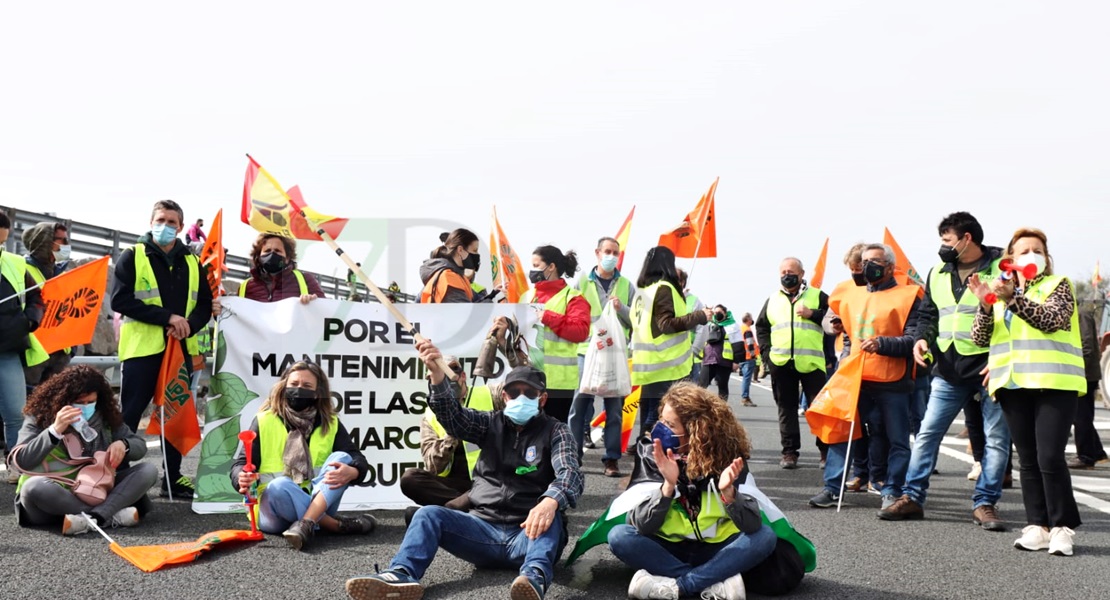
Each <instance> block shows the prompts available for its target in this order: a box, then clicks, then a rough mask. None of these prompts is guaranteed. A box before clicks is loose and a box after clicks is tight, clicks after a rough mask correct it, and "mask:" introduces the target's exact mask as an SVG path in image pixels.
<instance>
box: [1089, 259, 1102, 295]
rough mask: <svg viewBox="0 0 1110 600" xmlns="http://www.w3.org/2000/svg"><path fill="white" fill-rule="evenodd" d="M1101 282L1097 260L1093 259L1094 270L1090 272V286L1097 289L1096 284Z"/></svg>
mask: <svg viewBox="0 0 1110 600" xmlns="http://www.w3.org/2000/svg"><path fill="white" fill-rule="evenodd" d="M1100 283H1102V275H1100V274H1099V272H1098V261H1097V260H1096V261H1095V272H1094V273H1092V274H1091V287H1093V288H1095V291H1096V292H1097V291H1098V284H1100Z"/></svg>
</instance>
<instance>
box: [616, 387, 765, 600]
mask: <svg viewBox="0 0 1110 600" xmlns="http://www.w3.org/2000/svg"><path fill="white" fill-rule="evenodd" d="M661 406H662V410H661V412H660V414H659V421H658V422H657V423H656V424H655V428H654V429H653V430H652V433H651V437H652V442H651V444H652V445H651V446H650V447H649V446H648V442H647V441H646V440H643V441H641V442H640V443H641V448H640V452H641V457H642V458H644V459H645V460H646V461H647V462H648V464H650V465H651V468H650V469H648V470H649V471H658V474H659V476H660V478H661V479H662V485H661V487H660V488H659V489H657V490H653V491H652V492H651V495H650V496H648V497H647V498H645V499H644V500H643V501H642V502H641V503H640V504H638V505H637V506H635V507H634V508H632V509H631V510H630V511H629V512H628V514H627V520H626V524H625V525H618V526H616V527H614V528H613V529H612V530H611V531H610V532H609V548H610V549H611V550H612V552H613V554H615V555H616V556H617V558H619V559H620V560H621V561H623V562H624V563H626V564H628V565H629V566H631V567H633V568H635V569H639V570H638V571H637V572H636V574H635V575H633V576H632V582H631V584H630V585H629V587H628V597H629V598H643V599H648V598H658V599H668V598H669V599H677V598H679V597H687V596H695V595H698V594H701V597H702V598H716V599H720V600H743V598H744V597H745V588H744V580H743V577H742V573H744V572H745V571H748V570H749V569H751V568H753V567H755V566H756V565H758V564H759V563H760V562H762V561H763V559H765V558H767V557H768V556H769V555H770V554H771V552H772V551H773V550H774V549H775V544H776V536H775V532H774V531H772V530H771V528H770V527H769V526H767V525H765V524H763V522H762V519H761V516H760V508H759V503H758V501H757V500H756V499H755V498H754V497H753V496H750V495H747V494H745V493H743V491H742V488H741V487H739V486H740V485H741V484H745V483H747V481H746V480H747V479H748V465H747V459H748V458H749V457H750V456H751V449H752V448H751V442H750V441H749V439H748V433H747V431H745V430H744V428H743V426H741V425H740V423H739V421H737V420H736V417H735V416H734V415H733V414H732V411H731V410H729V408H728V404H727V403H725V402H723V401H721V400H720V399H719V398H718V397H717V396H715V395H714V394H713V393H712V392H710V391H709V390H707V389H704V388H701V387H699V386H697V385H694V384H692V383H678V384H675V385H674V386H673V387H671V389H670V390H669V391H668V392H667V394H666V395H665V396H663V400H662V404H661ZM649 454H650V457H649V456H648V455H649ZM691 515H695V516H691Z"/></svg>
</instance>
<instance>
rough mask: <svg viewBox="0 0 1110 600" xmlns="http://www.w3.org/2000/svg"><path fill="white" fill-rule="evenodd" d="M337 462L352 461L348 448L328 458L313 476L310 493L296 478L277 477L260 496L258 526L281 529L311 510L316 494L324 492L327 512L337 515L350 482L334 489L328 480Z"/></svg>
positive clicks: (267, 528)
mask: <svg viewBox="0 0 1110 600" xmlns="http://www.w3.org/2000/svg"><path fill="white" fill-rule="evenodd" d="M333 462H339V463H343V464H345V465H349V464H351V462H352V459H351V455H350V454H347V453H346V452H333V453H332V454H331V456H329V457H328V459H327V460H326V461H325V462H324V465H325V466H324V467H323V468H322V469H320V472H319V473H317V474H316V477H313V478H312V492H311V493H309V492H308V491H306V490H305V489H304V488H302V487H301V486H299V485H297V484H296V483H294V482H293V480H292V479H290V478H288V477H285V476H282V477H278V478H276V479H274V480H273V481H271V482H270V483H269V485H267V486H266V488H265V489H263V490H262V497H261V498H259V499H258V528H259V529H261V530H262V531H264V532H266V533H281V532H283V531H285V530H286V529H289V526H290V525H292V524H293V523H295V522H296V521H299V520H300V519H301V517H303V516H304V513H305V511H307V510H308V505H309V504H311V503H312V500H313V498H315V497H316V494H323V495H324V500H325V501H326V502H327V504H328V510H327V514H328V515H330V516H333V517H334V516H335V513H336V512H338V511H339V500H340V499H341V498H343V492H345V491H347V486H343V487H340V488H336V489H334V490H333V489H331V487H329V486H328V485H326V484H324V483H323V481H324V475H327V474H328V473H330V472H332V471H334V470H335V467H329V466H326V465H329V464H331V463H333Z"/></svg>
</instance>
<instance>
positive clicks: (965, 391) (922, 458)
mask: <svg viewBox="0 0 1110 600" xmlns="http://www.w3.org/2000/svg"><path fill="white" fill-rule="evenodd" d="M976 394H980V397H981V398H982V400H981V401H979V405H980V408H981V409H982V412H983V429H984V431H985V433H986V438H987V443H986V447H985V450H984V452H983V461H982V463H981V464H982V466H983V473H982V474H981V475H979V479H978V480H976V482H975V494H974V495H973V496H972V503H973V507H974V508H979V507H980V506H983V505H985V504H997V503H998V501H999V500H1000V499H1001V498H1002V478H1003V477H1004V476H1005V473H1006V464H1007V462H1009V460H1010V430H1009V429H1008V428H1007V427H1006V419H1005V418H1004V417H1003V415H1002V408H1001V407H1000V406H999V405H998V403H997V402H995V401H994V400H992V399H991V398H990V396H988V395H987V390H985V389H983V386H981V385H977V384H976V385H954V384H951V383H949V382H948V381H947V380H945V379H942V378H940V377H934V378H933V385H932V393H931V394H930V395H929V407H928V408H927V409H926V410H925V418H924V419H923V420H922V421H921V431H920V432H919V433H918V434H917V440H916V441H915V442H914V444H913V456H911V457H910V466H909V471H908V472H907V473H906V490H905V491H906V494H907V495H909V497H910V498H911V499H912V500H913V501H914V502H917V503H918V504H921V505H924V504H925V497H926V495H927V494H926V492H928V490H929V476H930V475H932V474H933V469H934V468H936V466H937V454H938V453H939V452H940V443H941V441H942V440H943V439H944V435H945V434H946V433H948V428H949V427H950V426H951V425H952V421H953V420H954V419H955V418H956V415H957V414H958V413H959V412H960V410H962V409H963V408H964V405H966V404H967V403H968V402H975V400H974V397H975V395H976Z"/></svg>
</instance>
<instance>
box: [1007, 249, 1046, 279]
mask: <svg viewBox="0 0 1110 600" xmlns="http://www.w3.org/2000/svg"><path fill="white" fill-rule="evenodd" d="M1014 264H1015V265H1017V266H1019V267H1024V266H1025V265H1030V264H1032V265H1037V275H1040V274H1041V273H1044V268H1045V266H1046V265H1047V264H1048V261H1047V260H1045V257H1044V255H1043V254H1037V253H1036V252H1030V253H1028V254H1022V255H1021V256H1019V257H1018V258H1017V260H1015V261H1014Z"/></svg>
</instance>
